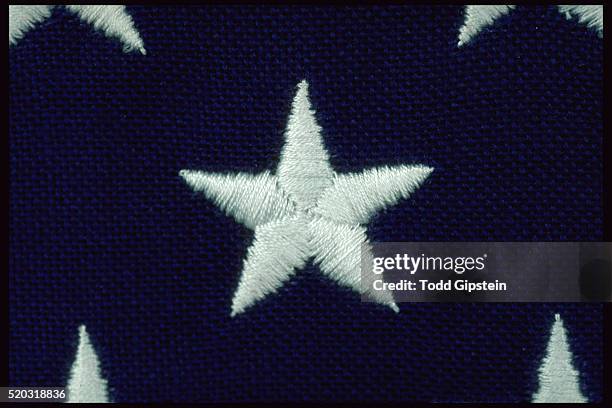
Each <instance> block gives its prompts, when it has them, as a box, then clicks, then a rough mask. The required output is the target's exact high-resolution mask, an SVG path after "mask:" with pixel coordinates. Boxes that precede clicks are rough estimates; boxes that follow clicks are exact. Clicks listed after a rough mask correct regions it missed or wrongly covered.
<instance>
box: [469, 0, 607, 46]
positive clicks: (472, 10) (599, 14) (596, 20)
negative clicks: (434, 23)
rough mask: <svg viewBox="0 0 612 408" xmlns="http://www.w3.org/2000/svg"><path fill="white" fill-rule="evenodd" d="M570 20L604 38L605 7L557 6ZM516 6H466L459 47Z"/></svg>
mask: <svg viewBox="0 0 612 408" xmlns="http://www.w3.org/2000/svg"><path fill="white" fill-rule="evenodd" d="M556 7H557V9H558V10H559V12H560V13H562V14H563V15H564V16H565V17H566V18H567V19H568V20H572V19H574V18H575V19H577V20H578V22H579V23H581V24H585V25H586V26H587V27H589V28H592V29H594V30H596V31H597V33H598V34H599V36H600V37H603V6H601V5H576V6H571V5H570V6H560V5H559V6H556ZM515 8H516V6H514V5H495V6H488V5H478V6H465V21H464V23H463V26H462V27H461V28H460V29H459V42H458V44H457V45H458V46H459V47H461V46H462V45H465V44H467V43H468V42H470V41H472V39H473V38H474V37H475V36H476V35H477V34H478V33H479V32H480V31H482V30H483V29H484V28H486V27H488V26H490V25H492V24H493V23H494V22H495V20H497V19H498V18H500V17H501V16H504V15H506V14H508V13H510V12H511V11H512V10H514V9H515Z"/></svg>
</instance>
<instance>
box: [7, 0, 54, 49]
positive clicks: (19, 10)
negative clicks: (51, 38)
mask: <svg viewBox="0 0 612 408" xmlns="http://www.w3.org/2000/svg"><path fill="white" fill-rule="evenodd" d="M51 7H52V6H14V5H9V46H10V45H15V44H17V41H19V40H20V39H21V38H22V37H23V36H24V35H25V33H26V32H27V31H28V30H30V29H31V28H32V27H34V25H36V23H40V22H41V21H43V20H45V19H46V18H48V17H49V16H50V15H51Z"/></svg>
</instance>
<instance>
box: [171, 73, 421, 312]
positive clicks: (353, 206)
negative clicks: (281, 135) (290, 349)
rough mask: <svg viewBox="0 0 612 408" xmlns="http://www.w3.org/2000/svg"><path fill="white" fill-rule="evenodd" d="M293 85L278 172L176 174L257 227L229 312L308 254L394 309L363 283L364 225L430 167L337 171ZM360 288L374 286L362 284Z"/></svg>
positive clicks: (270, 287) (387, 297)
mask: <svg viewBox="0 0 612 408" xmlns="http://www.w3.org/2000/svg"><path fill="white" fill-rule="evenodd" d="M297 88H298V90H297V94H296V96H295V98H294V100H293V104H292V109H291V114H290V116H289V120H288V123H287V128H286V131H285V145H284V146H283V149H282V152H281V157H280V162H279V164H278V168H277V170H276V173H275V174H271V173H270V172H263V173H260V174H257V175H252V174H247V173H235V174H218V173H207V172H203V171H197V170H182V171H181V172H180V175H181V176H182V177H183V178H184V179H185V181H186V182H187V184H188V185H189V186H191V187H192V188H193V189H194V190H195V191H197V192H202V193H203V194H204V195H205V196H206V197H207V198H208V199H209V200H211V201H212V202H213V203H215V204H216V205H217V206H218V207H219V208H221V209H222V210H223V211H225V213H227V214H228V215H230V216H232V217H233V218H234V219H235V220H236V221H237V222H239V223H241V224H243V225H245V226H246V227H248V228H250V229H252V230H254V231H255V239H254V241H253V243H252V245H251V247H250V248H249V249H248V253H247V256H246V259H245V260H244V266H243V271H242V276H241V278H240V282H239V284H238V288H237V290H236V292H235V294H234V298H233V301H232V312H231V315H232V316H235V315H237V314H239V313H242V312H243V311H244V310H245V309H246V308H248V307H250V306H251V305H253V304H254V303H256V302H257V301H259V300H261V299H263V298H264V297H266V296H267V295H269V294H271V293H273V292H275V291H276V290H277V289H278V288H280V287H281V286H282V285H283V284H284V282H286V281H287V280H288V279H289V278H291V276H292V275H293V274H294V273H295V270H296V269H299V268H302V267H303V266H304V265H305V264H306V262H307V261H308V260H309V259H311V258H312V259H313V260H314V262H315V263H316V264H317V265H318V266H319V268H320V270H321V272H322V273H323V274H325V275H327V276H328V277H329V278H331V279H333V280H334V281H336V282H337V283H338V284H340V285H343V286H346V287H348V288H351V289H353V290H355V291H357V292H359V293H362V294H365V295H366V297H369V299H371V300H373V301H375V302H377V303H380V304H384V305H387V306H389V307H390V308H392V309H393V310H395V311H398V310H399V309H398V308H397V305H396V304H395V302H394V300H393V296H392V295H391V294H390V293H389V292H384V291H374V290H372V289H363V288H362V285H361V279H360V276H361V273H360V262H361V245H362V244H365V243H367V242H368V238H367V235H366V227H365V224H367V223H368V221H369V220H370V218H371V217H372V216H373V215H374V214H376V213H377V212H378V211H381V210H383V209H384V208H386V207H388V206H391V205H394V204H396V203H397V202H398V201H400V200H401V199H405V198H408V196H410V194H411V193H412V192H413V191H415V190H416V189H417V188H418V187H419V186H420V185H421V183H422V182H423V181H424V180H425V179H426V178H427V177H428V176H429V174H430V173H431V172H432V170H433V169H432V168H430V167H426V166H422V165H412V166H407V165H400V166H393V167H380V168H373V169H369V170H364V171H363V172H361V173H349V174H338V173H336V172H335V171H334V170H333V169H332V167H331V165H330V163H329V155H328V153H327V151H326V149H325V146H324V144H323V140H322V137H321V128H320V127H319V125H318V124H317V122H316V119H315V112H314V111H313V110H312V109H311V105H310V101H309V97H308V84H307V83H306V81H302V82H301V83H300V84H299V85H298V87H297ZM366 248H367V246H366ZM366 251H367V249H366ZM365 255H366V256H367V255H368V254H365ZM364 287H369V288H371V287H372V286H371V285H369V284H368V282H365V284H364Z"/></svg>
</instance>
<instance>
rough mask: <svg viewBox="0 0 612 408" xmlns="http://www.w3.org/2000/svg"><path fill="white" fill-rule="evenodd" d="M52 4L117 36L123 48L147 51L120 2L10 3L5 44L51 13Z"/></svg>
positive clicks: (14, 40)
mask: <svg viewBox="0 0 612 408" xmlns="http://www.w3.org/2000/svg"><path fill="white" fill-rule="evenodd" d="M54 7H65V8H66V10H68V11H70V12H71V13H73V14H75V15H76V16H78V17H79V19H81V20H82V21H84V22H86V23H88V24H90V25H91V26H93V27H94V28H95V29H96V30H100V31H102V32H103V33H104V34H105V35H106V36H108V37H112V38H116V39H118V40H120V41H121V42H122V43H123V50H124V52H130V51H133V50H136V51H139V52H140V53H141V54H142V55H146V53H147V51H146V50H145V48H144V43H143V41H142V38H141V37H140V34H139V33H138V31H137V30H136V27H135V25H134V21H133V20H132V17H131V16H130V15H129V14H128V13H127V11H126V8H125V6H120V5H105V6H103V5H63V6H51V5H43V6H38V5H10V6H9V46H10V45H15V44H17V42H18V41H19V40H20V39H21V38H22V37H23V36H24V35H25V34H26V33H27V32H28V31H29V30H31V29H32V28H34V26H35V25H36V24H38V23H41V22H42V21H44V20H46V19H48V18H49V17H51V12H52V11H53V8H54Z"/></svg>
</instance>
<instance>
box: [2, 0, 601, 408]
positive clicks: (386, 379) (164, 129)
mask: <svg viewBox="0 0 612 408" xmlns="http://www.w3.org/2000/svg"><path fill="white" fill-rule="evenodd" d="M127 10H128V12H129V13H130V15H131V16H132V18H133V20H134V24H135V26H136V28H137V29H138V31H139V33H140V36H141V37H142V39H143V41H144V43H145V47H146V49H147V55H140V54H138V53H124V52H122V46H121V44H120V43H119V42H117V41H114V40H112V39H108V38H106V37H105V36H103V35H102V34H100V33H99V32H96V31H94V30H92V28H91V26H89V25H87V24H85V23H83V22H81V21H80V20H79V19H78V18H76V17H75V16H74V15H72V14H70V13H68V12H66V11H65V10H63V9H61V8H58V9H56V10H54V12H53V15H52V16H51V17H50V18H49V19H47V20H45V21H44V22H43V23H41V24H40V25H38V26H37V27H36V28H35V29H33V30H31V31H30V32H28V33H27V35H26V36H25V37H24V38H23V39H22V40H21V41H20V42H19V43H18V44H17V45H16V46H14V47H12V48H11V49H10V53H9V62H10V94H9V115H10V116H9V120H10V122H9V124H10V134H9V143H10V157H9V159H10V219H9V222H10V225H9V226H10V253H9V294H10V300H9V301H10V325H11V326H10V337H9V341H10V355H9V374H10V383H11V385H19V386H26V385H27V386H64V385H65V384H66V382H67V380H68V375H69V372H70V364H71V363H72V361H73V359H74V353H75V350H76V346H77V342H78V327H79V326H80V325H81V324H85V325H86V326H87V331H88V333H89V336H90V339H91V342H92V344H93V346H94V348H95V350H96V352H97V353H98V356H99V358H100V361H101V367H102V374H103V376H104V377H105V378H106V379H107V380H108V384H109V388H110V395H111V397H112V399H113V400H114V401H156V402H161V401H219V400H232V401H235V400H257V401H261V400H343V401H346V400H410V401H489V402H500V401H501V402H516V401H529V400H530V399H531V397H532V395H533V394H534V393H535V392H536V391H537V388H538V377H537V375H538V374H537V370H538V367H539V365H540V363H541V361H542V358H543V357H544V354H545V351H546V344H547V341H548V338H549V335H550V328H551V325H552V323H553V321H554V314H555V313H559V314H560V315H561V317H562V318H563V320H564V323H565V327H566V328H567V330H568V338H569V342H570V347H571V351H572V353H573V355H574V360H575V361H574V364H575V367H576V369H577V370H578V371H579V372H580V387H581V390H582V393H583V394H584V395H585V396H586V397H587V398H588V399H589V400H590V401H597V400H600V399H601V396H602V358H603V357H602V347H603V346H602V307H601V305H597V304H400V305H399V306H400V309H401V312H400V313H399V314H395V313H393V312H391V311H389V310H388V309H387V308H385V307H384V306H379V305H375V304H371V303H362V302H361V301H360V297H359V295H357V294H356V293H354V292H352V291H350V290H348V289H344V288H342V287H339V286H338V285H336V284H334V283H333V282H331V281H329V280H327V279H326V278H325V277H324V276H322V275H321V273H319V271H318V270H317V268H316V267H314V266H312V265H310V264H309V266H307V267H306V268H305V269H303V270H301V271H299V272H298V273H297V275H296V277H295V278H293V279H292V280H291V281H289V282H288V283H287V284H286V285H284V286H283V287H282V288H281V289H280V290H279V291H278V292H277V293H276V294H274V295H272V296H269V297H267V298H266V299H265V300H263V301H261V302H259V303H257V305H255V306H254V307H252V308H251V309H249V310H248V311H246V312H245V313H244V314H242V315H239V316H237V317H234V318H231V317H230V313H229V311H230V304H231V299H232V296H233V293H234V290H235V288H236V285H237V282H238V279H239V277H240V271H241V269H242V262H243V258H244V256H245V254H246V250H247V248H248V246H249V245H250V243H251V241H252V239H253V233H252V231H250V230H248V229H247V228H245V227H243V226H241V225H239V224H237V223H235V222H234V221H233V220H232V219H231V218H229V217H227V216H226V215H224V214H223V213H222V212H221V211H220V210H219V209H218V208H217V207H215V206H214V205H213V204H212V203H210V202H209V201H207V200H205V199H204V198H203V197H202V196H201V195H198V194H195V193H193V191H192V190H191V189H190V188H188V187H187V186H186V185H185V183H184V182H183V180H182V179H181V178H180V177H179V174H178V173H179V171H180V170H181V169H200V170H206V171H210V172H250V173H253V174H256V173H260V172H262V171H264V170H271V171H273V170H274V168H275V165H276V163H277V162H278V158H279V154H280V150H281V147H282V144H283V131H284V129H285V126H286V121H287V118H288V115H289V110H290V104H291V101H292V98H293V96H294V95H295V90H296V85H297V84H298V83H299V82H300V81H302V80H304V79H306V80H307V81H308V83H309V92H310V98H311V102H312V105H313V107H314V109H315V110H316V117H317V120H318V123H319V124H320V125H321V127H322V129H323V135H324V140H325V144H326V148H327V149H328V151H329V153H330V161H331V163H332V166H333V167H334V169H335V170H336V171H337V172H339V173H343V172H357V171H361V170H362V169H364V168H370V167H376V166H384V165H399V164H423V165H427V166H431V167H433V168H434V169H435V170H434V172H433V173H432V175H431V176H430V177H429V179H428V180H427V181H426V182H425V183H424V184H423V186H421V187H420V188H419V189H418V190H417V191H416V192H415V193H414V194H413V196H412V197H411V198H410V199H408V200H404V201H402V202H401V203H399V204H398V205H396V206H394V207H392V208H389V209H388V210H386V211H384V212H381V213H380V214H378V215H377V216H376V218H375V219H374V220H373V221H372V222H371V223H370V224H369V226H368V235H369V238H370V240H372V241H488V240H489V241H547V240H554V241H582V240H601V239H602V234H603V221H602V217H603V208H602V135H603V123H602V122H603V118H602V113H603V96H602V88H603V42H602V40H601V39H600V38H599V37H598V36H597V34H596V33H595V32H593V31H591V30H589V29H588V28H586V27H584V26H582V25H579V24H577V23H576V22H573V21H568V20H567V19H566V18H565V17H564V16H562V15H561V14H560V13H559V12H558V11H557V10H556V9H554V8H550V7H517V9H516V10H515V11H513V12H512V13H510V14H508V15H507V16H504V17H502V18H500V19H499V20H498V21H497V22H496V23H495V24H494V25H493V26H491V27H490V28H488V29H486V30H484V31H483V32H482V33H480V34H479V36H478V38H476V39H475V40H474V41H473V42H471V43H470V44H468V45H466V46H464V47H462V48H460V49H459V48H457V45H456V44H457V34H458V30H459V27H460V26H461V25H462V23H463V8H462V7H460V6H438V7H425V6H411V7H408V6H406V7H399V6H397V7H396V6H394V7H359V8H348V7H325V8H319V7H312V6H311V7H296V6H294V7H255V6H231V7H230V6H214V7H213V6H208V7H144V6H140V7H136V6H131V7H128V8H127ZM516 272H517V273H520V272H521V271H516Z"/></svg>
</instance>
